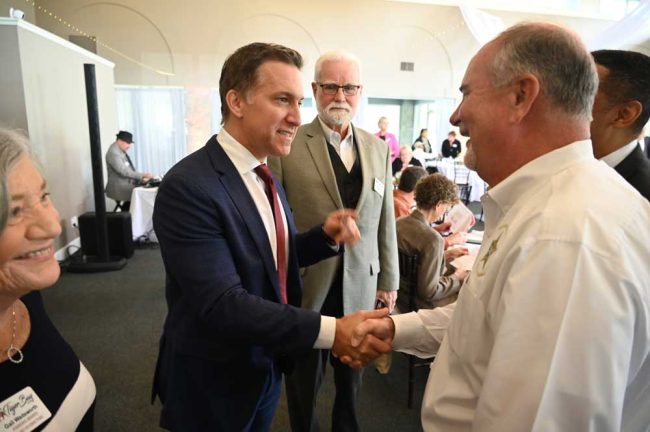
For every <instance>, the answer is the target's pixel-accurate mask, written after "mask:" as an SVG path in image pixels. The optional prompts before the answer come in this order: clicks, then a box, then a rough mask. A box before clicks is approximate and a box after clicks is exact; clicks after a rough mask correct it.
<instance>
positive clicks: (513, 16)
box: [36, 0, 611, 148]
mask: <svg viewBox="0 0 650 432" xmlns="http://www.w3.org/2000/svg"><path fill="white" fill-rule="evenodd" d="M41 3H42V4H43V5H44V6H47V7H48V8H50V9H51V10H52V11H54V12H55V13H56V14H59V15H60V16H62V17H63V18H64V19H65V20H68V21H69V22H72V23H74V24H75V25H76V26H77V27H79V28H81V29H82V30H85V31H87V32H88V33H91V34H92V35H94V36H97V37H98V38H99V40H100V42H103V43H106V44H108V45H110V47H111V49H115V50H117V51H119V53H116V52H114V51H111V50H109V49H108V48H106V47H104V46H102V45H101V44H98V53H99V54H100V55H102V56H104V57H106V58H108V59H110V60H111V61H114V62H115V64H116V68H115V81H116V82H117V83H119V84H132V85H173V86H181V87H185V88H186V89H187V90H188V93H189V94H190V95H191V97H189V98H188V107H187V112H188V115H190V116H192V117H190V118H188V124H187V128H188V137H189V138H190V142H189V147H190V148H196V147H198V146H201V145H203V143H204V142H205V138H206V133H205V131H207V130H210V112H209V111H207V110H205V108H204V107H202V106H201V105H207V106H209V102H210V101H209V99H208V98H207V97H202V96H201V95H208V94H209V89H210V88H215V87H217V86H218V78H219V72H220V68H221V65H222V63H223V61H224V59H225V58H226V56H227V55H228V54H230V53H231V52H232V51H234V50H235V49H236V48H238V47H239V46H241V45H244V44H246V43H249V42H253V41H269V42H277V43H281V44H285V45H287V46H290V47H292V48H295V49H297V50H298V51H300V52H301V53H302V54H303V56H304V57H305V67H304V71H303V81H304V91H305V92H306V94H309V93H311V90H310V88H309V83H310V82H311V80H312V75H313V66H314V63H315V60H316V59H317V58H318V56H319V55H320V54H322V53H323V52H325V51H327V50H331V49H335V48H346V49H348V50H350V51H352V52H354V53H355V54H357V55H358V56H359V57H360V59H361V61H362V64H363V78H364V95H365V96H367V97H375V98H395V99H434V98H437V97H453V98H457V97H458V96H459V93H458V90H457V89H458V86H459V84H460V81H461V79H462V76H463V73H464V71H465V68H466V66H467V63H468V61H469V59H470V58H471V56H472V55H473V54H474V53H475V52H476V50H477V49H478V48H479V45H478V43H477V42H476V41H475V40H474V38H473V37H472V35H471V34H470V32H469V31H468V29H467V28H466V27H465V25H464V20H463V17H462V15H461V13H460V10H459V8H458V7H455V6H437V5H426V4H416V3H402V2H392V1H385V0H355V1H349V0H329V1H322V0H314V1H295V0H275V1H273V2H269V1H262V0H247V1H241V0H211V1H203V0H186V1H184V2H182V5H180V4H179V3H178V2H160V1H157V0H132V1H128V2H127V1H124V0H122V1H120V0H118V1H115V2H111V3H107V2H101V3H100V2H98V3H92V2H91V1H90V0H43V1H42V2H41ZM488 12H490V13H493V14H495V15H498V16H500V17H501V18H503V20H504V22H505V23H506V25H510V24H513V23H515V22H518V21H521V20H522V19H543V20H547V21H548V20H550V21H554V22H559V23H563V24H566V25H568V26H570V27H571V28H580V29H581V32H582V33H583V35H585V36H588V35H590V34H592V33H594V32H598V31H601V30H602V29H603V28H605V27H607V26H608V25H610V24H611V22H608V21H604V20H593V19H580V18H569V17H552V16H539V15H538V16H534V15H524V14H522V13H508V12H502V11H488ZM36 19H37V22H38V24H39V25H40V26H42V27H45V28H48V29H50V30H51V31H53V32H55V33H57V34H62V35H67V34H68V33H69V29H68V28H67V27H66V26H65V25H63V24H61V23H59V22H58V21H56V20H53V19H51V18H50V17H49V16H47V15H44V14H39V13H38V12H37V14H36ZM90 29H92V31H91V30H90ZM401 61H409V62H414V63H415V70H414V71H413V72H401V71H400V70H399V65H400V62H401ZM154 70H159V71H161V72H173V73H174V75H173V76H168V75H164V74H161V73H156V72H155V71H154ZM197 96H198V97H197ZM194 141H196V142H194Z"/></svg>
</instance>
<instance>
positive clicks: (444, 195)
mask: <svg viewBox="0 0 650 432" xmlns="http://www.w3.org/2000/svg"><path fill="white" fill-rule="evenodd" d="M415 203H416V204H417V206H418V208H420V209H422V210H430V209H432V208H434V207H435V206H436V205H437V204H438V203H443V204H456V203H458V187H457V186H456V184H455V183H454V182H453V181H451V180H449V179H448V178H447V177H446V176H445V175H443V174H439V173H438V174H430V175H428V176H426V177H424V178H421V179H420V181H418V184H417V185H416V186H415Z"/></svg>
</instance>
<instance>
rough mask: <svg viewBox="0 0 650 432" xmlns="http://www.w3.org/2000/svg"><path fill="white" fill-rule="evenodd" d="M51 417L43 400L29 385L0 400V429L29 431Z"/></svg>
mask: <svg viewBox="0 0 650 432" xmlns="http://www.w3.org/2000/svg"><path fill="white" fill-rule="evenodd" d="M50 417H52V413H51V412H50V410H48V409H47V407H46V406H45V404H44V403H43V401H42V400H41V399H40V398H39V397H38V395H37V394H36V392H34V390H33V389H32V388H31V387H25V388H24V389H22V390H20V391H19V392H18V393H16V394H14V395H13V396H10V397H9V398H7V399H5V400H3V401H2V402H0V430H2V431H11V432H19V431H20V432H30V431H33V430H34V429H36V428H37V427H38V426H40V425H41V424H43V422H45V421H46V420H47V419H49V418H50Z"/></svg>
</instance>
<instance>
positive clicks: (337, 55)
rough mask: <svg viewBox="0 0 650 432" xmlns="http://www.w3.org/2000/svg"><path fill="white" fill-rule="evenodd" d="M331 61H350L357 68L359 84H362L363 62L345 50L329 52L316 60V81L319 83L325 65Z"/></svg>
mask: <svg viewBox="0 0 650 432" xmlns="http://www.w3.org/2000/svg"><path fill="white" fill-rule="evenodd" d="M331 61H348V62H350V63H352V64H353V65H354V66H355V67H356V68H357V73H358V75H359V83H361V62H360V61H359V59H358V58H357V56H355V55H354V54H352V53H351V52H348V51H344V50H335V51H328V52H326V53H324V54H322V55H321V56H320V57H318V60H316V65H315V66H314V81H316V82H318V81H319V77H320V73H321V70H322V69H323V64H324V63H327V62H331Z"/></svg>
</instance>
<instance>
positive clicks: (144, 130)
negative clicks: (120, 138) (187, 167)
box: [116, 86, 187, 176]
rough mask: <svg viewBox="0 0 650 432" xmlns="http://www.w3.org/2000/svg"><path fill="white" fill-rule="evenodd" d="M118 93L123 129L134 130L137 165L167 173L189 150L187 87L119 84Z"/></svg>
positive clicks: (121, 127) (119, 122)
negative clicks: (187, 135)
mask: <svg viewBox="0 0 650 432" xmlns="http://www.w3.org/2000/svg"><path fill="white" fill-rule="evenodd" d="M116 93H117V115H118V125H119V129H120V130H126V131H129V132H131V133H133V140H134V142H135V144H134V145H133V146H132V147H131V150H130V152H131V153H132V157H131V159H132V160H133V163H134V164H135V167H136V169H137V170H138V171H140V172H150V173H152V174H154V175H159V176H162V175H164V174H165V173H166V172H167V170H169V168H171V167H172V166H173V165H174V164H175V163H176V162H178V161H179V160H181V159H182V158H183V157H184V156H185V155H186V154H187V142H186V133H185V92H184V90H183V89H181V88H167V87H164V88H163V87H156V88H152V87H131V86H116Z"/></svg>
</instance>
